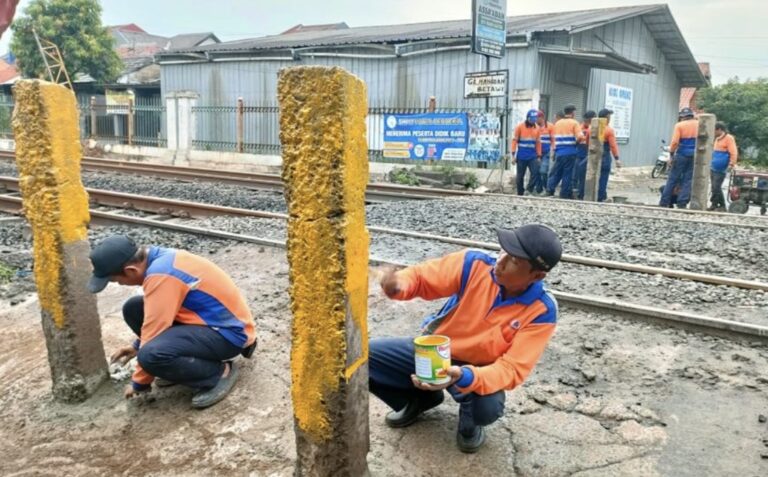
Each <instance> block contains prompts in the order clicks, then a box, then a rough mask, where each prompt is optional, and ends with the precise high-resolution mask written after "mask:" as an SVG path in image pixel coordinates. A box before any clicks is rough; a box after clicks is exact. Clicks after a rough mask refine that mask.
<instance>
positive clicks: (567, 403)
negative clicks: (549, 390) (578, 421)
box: [547, 393, 578, 411]
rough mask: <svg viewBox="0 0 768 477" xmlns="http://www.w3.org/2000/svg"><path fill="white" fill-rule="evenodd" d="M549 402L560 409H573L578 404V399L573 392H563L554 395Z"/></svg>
mask: <svg viewBox="0 0 768 477" xmlns="http://www.w3.org/2000/svg"><path fill="white" fill-rule="evenodd" d="M547 402H548V403H549V405H550V406H552V407H554V408H555V409H557V410H559V411H571V410H573V408H574V407H575V406H576V403H577V402H578V400H577V399H576V396H575V395H574V394H573V393H563V394H557V395H555V396H552V397H551V398H549V399H548V400H547Z"/></svg>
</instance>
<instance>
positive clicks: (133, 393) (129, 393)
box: [123, 384, 152, 399]
mask: <svg viewBox="0 0 768 477" xmlns="http://www.w3.org/2000/svg"><path fill="white" fill-rule="evenodd" d="M150 389H152V388H147V389H144V390H142V391H137V390H135V389H133V385H132V384H129V385H127V386H126V387H125V389H124V390H123V397H125V399H133V398H135V397H137V396H139V395H141V394H146V393H148V392H149V390H150Z"/></svg>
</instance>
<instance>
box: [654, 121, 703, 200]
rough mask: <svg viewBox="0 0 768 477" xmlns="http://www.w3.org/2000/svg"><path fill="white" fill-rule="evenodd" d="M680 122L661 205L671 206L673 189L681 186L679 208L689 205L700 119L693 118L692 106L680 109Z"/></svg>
mask: <svg viewBox="0 0 768 477" xmlns="http://www.w3.org/2000/svg"><path fill="white" fill-rule="evenodd" d="M679 117H680V122H679V123H677V124H676V125H675V130H674V132H673V133H672V141H671V142H670V144H669V151H670V154H672V163H671V164H670V170H669V176H668V177H667V184H666V185H665V186H664V192H663V193H662V194H661V200H660V201H659V205H660V206H661V207H669V206H670V205H671V204H672V191H674V190H675V187H676V186H679V187H680V189H679V191H680V192H679V193H678V194H677V208H679V209H684V208H686V207H688V202H689V201H690V200H691V185H692V184H693V154H694V152H695V150H696V136H697V135H698V134H699V121H698V120H697V119H694V118H693V110H692V109H691V108H683V109H681V110H680V115H679Z"/></svg>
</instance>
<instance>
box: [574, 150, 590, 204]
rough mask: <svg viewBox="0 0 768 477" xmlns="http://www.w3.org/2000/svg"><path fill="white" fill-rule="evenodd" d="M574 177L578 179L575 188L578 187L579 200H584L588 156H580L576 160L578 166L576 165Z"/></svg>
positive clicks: (577, 195)
mask: <svg viewBox="0 0 768 477" xmlns="http://www.w3.org/2000/svg"><path fill="white" fill-rule="evenodd" d="M574 169H575V170H574V174H573V179H574V180H575V181H576V184H575V185H574V188H575V189H576V191H577V192H576V197H578V198H579V200H584V187H585V185H586V182H587V158H586V157H579V158H578V159H577V160H576V167H574Z"/></svg>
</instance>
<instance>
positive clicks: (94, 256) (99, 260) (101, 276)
mask: <svg viewBox="0 0 768 477" xmlns="http://www.w3.org/2000/svg"><path fill="white" fill-rule="evenodd" d="M138 250H139V247H137V246H136V243H135V242H134V241H133V240H131V239H130V238H129V237H126V236H124V235H112V236H111V237H107V238H105V239H104V240H102V241H101V242H99V244H98V245H96V247H94V248H93V250H91V264H93V275H91V279H90V280H89V281H88V291H89V292H91V293H99V292H100V291H101V290H103V289H104V288H106V286H107V284H108V283H109V277H110V276H112V275H117V274H119V273H121V272H122V271H123V266H124V265H125V264H126V263H127V262H128V260H130V259H131V258H133V256H134V255H136V252H137V251H138Z"/></svg>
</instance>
